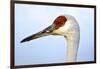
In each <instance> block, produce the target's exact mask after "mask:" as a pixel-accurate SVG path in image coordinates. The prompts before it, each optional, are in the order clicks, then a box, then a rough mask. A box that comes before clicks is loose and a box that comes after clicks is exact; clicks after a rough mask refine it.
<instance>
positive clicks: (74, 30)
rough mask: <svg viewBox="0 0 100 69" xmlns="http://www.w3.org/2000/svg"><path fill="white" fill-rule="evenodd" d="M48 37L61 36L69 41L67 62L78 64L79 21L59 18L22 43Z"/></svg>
mask: <svg viewBox="0 0 100 69" xmlns="http://www.w3.org/2000/svg"><path fill="white" fill-rule="evenodd" d="M47 35H61V36H64V37H65V39H66V41H67V60H66V62H76V61H77V52H78V47H79V40H80V28H79V24H78V22H77V20H76V19H75V18H74V17H73V16H71V15H60V16H58V17H57V18H56V19H55V20H54V22H53V24H52V25H50V26H49V27H47V28H45V29H44V30H42V31H40V32H38V33H36V34H33V35H31V36H29V37H26V38H25V39H23V40H22V41H21V43H22V42H26V41H30V40H32V39H36V38H40V37H43V36H47Z"/></svg>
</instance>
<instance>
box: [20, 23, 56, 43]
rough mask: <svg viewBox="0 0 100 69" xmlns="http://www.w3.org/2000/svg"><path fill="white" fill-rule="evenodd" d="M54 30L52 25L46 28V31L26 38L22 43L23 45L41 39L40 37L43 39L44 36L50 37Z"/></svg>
mask: <svg viewBox="0 0 100 69" xmlns="http://www.w3.org/2000/svg"><path fill="white" fill-rule="evenodd" d="M53 30H54V25H51V26H49V27H47V28H45V29H44V30H42V31H40V32H38V33H36V34H33V35H31V36H29V37H26V38H25V39H23V40H22V41H21V43H22V42H26V41H30V40H32V39H37V38H40V37H43V36H47V35H50V34H51V33H52V31H53Z"/></svg>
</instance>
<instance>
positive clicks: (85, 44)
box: [15, 4, 94, 65]
mask: <svg viewBox="0 0 100 69" xmlns="http://www.w3.org/2000/svg"><path fill="white" fill-rule="evenodd" d="M62 14H69V15H72V16H74V17H75V18H76V20H77V21H78V23H79V26H80V44H79V50H78V56H77V57H78V61H93V59H94V54H93V53H94V39H93V37H94V9H93V8H79V7H57V6H43V5H29V4H15V65H24V64H47V63H64V62H65V61H66V59H67V56H66V50H67V43H66V41H65V39H64V37H62V36H52V35H50V36H46V37H43V38H39V39H36V40H32V41H30V42H25V43H20V41H21V40H22V39H23V38H25V37H27V36H29V35H32V34H34V33H36V32H39V31H40V30H42V29H44V28H46V27H47V26H49V25H51V24H52V23H53V21H54V19H55V18H56V17H57V16H59V15H62Z"/></svg>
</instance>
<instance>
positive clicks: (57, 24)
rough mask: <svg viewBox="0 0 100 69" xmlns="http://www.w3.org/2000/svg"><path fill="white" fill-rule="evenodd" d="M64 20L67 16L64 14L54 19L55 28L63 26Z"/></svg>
mask: <svg viewBox="0 0 100 69" xmlns="http://www.w3.org/2000/svg"><path fill="white" fill-rule="evenodd" d="M66 21H67V18H66V17H65V16H59V17H57V18H56V19H55V21H54V23H53V24H55V27H56V29H58V28H59V27H61V26H63V25H64V24H65V22H66Z"/></svg>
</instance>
